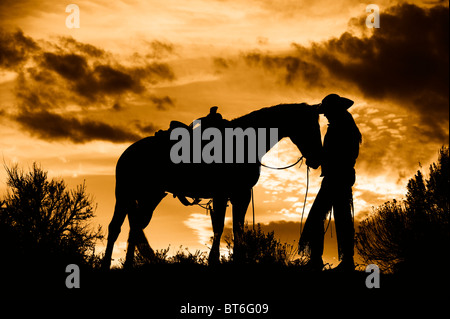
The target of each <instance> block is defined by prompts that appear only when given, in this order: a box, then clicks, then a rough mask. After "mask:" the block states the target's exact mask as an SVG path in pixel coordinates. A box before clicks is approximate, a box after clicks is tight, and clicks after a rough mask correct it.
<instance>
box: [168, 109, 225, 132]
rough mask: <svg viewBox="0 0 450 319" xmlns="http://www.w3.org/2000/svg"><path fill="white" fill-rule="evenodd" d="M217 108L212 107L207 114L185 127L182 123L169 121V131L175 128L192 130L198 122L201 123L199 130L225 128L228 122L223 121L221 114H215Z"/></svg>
mask: <svg viewBox="0 0 450 319" xmlns="http://www.w3.org/2000/svg"><path fill="white" fill-rule="evenodd" d="M218 108H219V107H218V106H213V107H211V108H210V109H209V114H208V115H206V116H204V117H201V118H198V119H196V120H195V121H193V122H192V123H191V124H189V125H187V124H184V123H183V122H180V121H171V122H170V127H169V129H170V130H173V129H175V128H178V127H183V128H186V129H188V130H191V131H192V130H194V129H196V128H197V126H195V123H196V122H198V121H201V128H202V129H206V128H208V127H217V128H219V129H220V128H223V127H225V125H226V123H227V122H228V120H224V119H223V117H222V114H220V113H217V109H218Z"/></svg>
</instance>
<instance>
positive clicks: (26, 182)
mask: <svg viewBox="0 0 450 319" xmlns="http://www.w3.org/2000/svg"><path fill="white" fill-rule="evenodd" d="M6 172H7V176H8V179H7V187H8V188H7V194H6V196H5V197H4V199H3V200H2V204H1V210H0V245H1V246H0V247H1V249H2V252H3V255H4V256H5V257H6V258H7V260H9V261H10V262H11V265H14V264H15V265H18V264H20V265H23V266H25V265H28V264H31V263H33V264H35V265H36V264H40V265H41V266H43V267H44V266H45V265H48V264H50V263H51V264H55V263H58V264H61V263H62V264H68V263H76V264H78V265H83V264H84V265H91V266H92V265H94V264H96V263H97V262H98V257H97V256H95V244H96V242H97V240H100V239H102V238H103V236H102V234H101V229H100V227H98V228H97V229H92V228H91V227H90V225H89V221H90V220H91V219H92V218H93V217H94V210H95V207H94V204H93V202H92V198H91V197H89V196H88V195H87V194H86V186H85V184H82V185H78V186H77V188H76V189H75V190H67V189H66V184H65V183H64V181H63V180H55V179H52V180H49V179H48V177H47V172H45V171H43V170H42V169H41V168H40V167H39V166H38V165H37V164H36V163H34V164H33V167H32V169H31V170H30V171H29V172H28V173H24V172H23V171H22V170H19V168H18V166H17V165H16V166H13V167H12V168H8V167H6Z"/></svg>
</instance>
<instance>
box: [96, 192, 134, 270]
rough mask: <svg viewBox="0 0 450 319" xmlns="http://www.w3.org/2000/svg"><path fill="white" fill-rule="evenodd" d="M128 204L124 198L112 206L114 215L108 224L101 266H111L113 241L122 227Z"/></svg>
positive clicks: (106, 267) (107, 267) (104, 267)
mask: <svg viewBox="0 0 450 319" xmlns="http://www.w3.org/2000/svg"><path fill="white" fill-rule="evenodd" d="M127 206H129V205H127V202H126V201H124V200H119V199H118V200H116V205H115V208H114V215H113V218H112V220H111V222H110V223H109V226H108V243H107V245H106V250H105V256H104V257H103V260H102V268H103V269H109V267H110V266H111V258H112V252H113V248H114V243H115V242H116V240H117V237H118V236H119V234H120V228H121V227H122V224H123V221H124V220H125V217H126V215H127V210H128V207H127Z"/></svg>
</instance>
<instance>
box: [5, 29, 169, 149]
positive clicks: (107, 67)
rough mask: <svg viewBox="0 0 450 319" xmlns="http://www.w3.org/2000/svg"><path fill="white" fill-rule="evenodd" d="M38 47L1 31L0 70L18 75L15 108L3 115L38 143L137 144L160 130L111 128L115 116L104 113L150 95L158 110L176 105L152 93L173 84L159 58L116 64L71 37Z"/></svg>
mask: <svg viewBox="0 0 450 319" xmlns="http://www.w3.org/2000/svg"><path fill="white" fill-rule="evenodd" d="M39 43H40V44H41V46H39V45H38V44H37V42H35V41H34V40H33V39H32V38H30V37H27V36H25V35H24V34H23V33H22V31H20V30H19V31H17V32H14V33H8V32H4V31H1V32H0V67H1V68H5V69H11V70H13V71H14V72H16V73H17V75H18V76H17V79H16V88H15V90H14V93H15V98H16V106H17V109H16V110H15V111H14V112H7V113H5V114H6V115H7V117H8V118H9V119H12V120H13V121H15V122H16V123H18V124H19V125H20V127H21V128H22V129H24V130H26V131H28V132H30V133H31V134H32V135H34V136H37V137H38V138H41V139H45V140H50V141H56V140H69V141H72V142H74V143H85V142H88V141H92V140H107V141H111V142H113V143H121V142H130V141H135V140H137V139H139V138H141V137H143V136H145V134H150V133H154V132H155V131H156V129H157V127H156V126H155V125H154V124H153V123H144V122H142V121H140V120H135V119H130V120H129V124H131V125H127V126H126V127H125V126H122V125H117V124H112V123H113V121H111V122H108V121H107V119H108V118H113V117H114V115H113V114H111V115H110V114H107V113H105V112H108V111H109V112H111V111H115V112H114V113H117V111H120V110H123V104H124V100H125V101H126V100H127V99H130V100H132V99H136V98H138V97H139V96H142V95H143V96H149V97H150V100H151V102H152V103H153V104H154V105H155V106H156V108H157V109H159V110H164V109H166V108H167V107H170V106H173V105H174V102H173V100H172V99H171V98H170V97H169V96H167V95H166V96H162V97H157V96H156V95H154V94H153V93H152V89H153V88H154V87H155V85H157V84H159V83H161V82H164V81H172V80H173V79H175V75H174V72H173V71H172V68H171V67H170V66H169V65H168V64H167V63H163V62H160V61H158V60H157V58H156V57H155V58H154V59H153V60H152V61H150V62H148V61H144V62H143V61H139V62H140V63H138V64H136V63H134V62H133V60H132V59H131V60H127V59H123V58H122V59H121V61H120V62H118V61H117V60H116V58H115V57H114V55H112V54H111V53H109V52H106V51H104V50H103V49H101V48H98V47H96V46H94V45H91V44H87V43H82V42H79V41H77V40H75V39H73V38H71V37H58V38H57V40H56V41H54V42H48V41H46V42H43V41H41V42H39ZM152 45H153V47H154V48H153V51H155V52H156V51H158V52H159V51H164V52H168V51H170V52H171V50H173V49H172V48H171V47H170V45H168V44H164V43H163V42H158V41H154V42H152ZM25 64H26V67H25ZM147 92H148V93H147ZM125 104H127V105H129V103H125ZM111 105H114V106H113V108H112V109H111ZM102 112H103V113H104V114H103V115H102V114H101V113H102ZM91 115H93V116H91ZM116 122H117V121H116ZM133 123H134V124H133Z"/></svg>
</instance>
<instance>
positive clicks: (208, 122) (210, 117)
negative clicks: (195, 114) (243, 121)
mask: <svg viewBox="0 0 450 319" xmlns="http://www.w3.org/2000/svg"><path fill="white" fill-rule="evenodd" d="M217 109H218V107H217V106H213V107H211V108H210V110H209V114H207V115H206V116H204V117H201V118H198V119H196V120H194V121H193V122H192V123H190V124H189V125H188V124H185V123H183V122H180V121H171V122H170V126H169V129H168V130H160V131H158V132H156V133H155V137H159V138H169V136H170V132H171V131H172V130H174V129H176V128H180V127H181V128H185V129H187V130H189V131H190V132H191V133H192V132H193V131H194V130H197V129H201V130H205V129H207V128H209V127H215V128H218V129H219V130H223V129H224V128H225V127H226V126H227V124H228V122H229V121H228V120H226V119H223V117H222V115H221V114H220V113H218V112H217ZM199 123H200V124H199ZM173 197H174V198H175V197H177V198H178V199H179V201H180V202H181V203H182V204H183V205H185V206H192V205H197V204H199V203H200V201H201V198H193V200H192V201H189V200H188V199H187V197H189V196H185V195H184V194H180V193H176V194H175V193H174V194H173ZM207 206H208V209H209V210H211V207H209V205H207Z"/></svg>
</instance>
